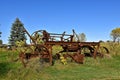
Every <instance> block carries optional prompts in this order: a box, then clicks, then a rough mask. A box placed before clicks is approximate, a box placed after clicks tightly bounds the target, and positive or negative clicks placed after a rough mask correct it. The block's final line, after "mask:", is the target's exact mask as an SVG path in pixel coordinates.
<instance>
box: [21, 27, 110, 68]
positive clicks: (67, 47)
mask: <svg viewBox="0 0 120 80" xmlns="http://www.w3.org/2000/svg"><path fill="white" fill-rule="evenodd" d="M24 32H25V33H26V34H27V35H28V36H29V38H30V44H29V45H28V46H34V47H35V49H34V51H33V52H31V53H26V52H21V53H20V54H19V57H20V59H21V61H22V63H23V65H24V66H25V67H26V64H25V62H24V59H30V58H32V57H39V59H40V61H41V62H42V63H43V62H47V63H49V64H50V65H53V61H54V58H57V59H60V54H62V53H65V54H63V57H64V58H65V59H67V58H68V57H69V58H71V60H72V61H74V62H77V63H83V61H84V57H86V56H89V57H93V58H95V59H96V57H97V56H99V57H103V56H104V53H107V54H108V53H109V51H108V49H107V48H106V47H101V46H100V42H80V41H79V40H78V41H74V38H75V36H76V37H78V36H77V34H76V33H75V31H74V30H73V34H71V35H69V34H66V32H63V33H62V34H56V33H48V32H47V31H46V30H38V31H35V32H34V33H33V34H32V35H30V34H29V33H28V31H27V30H26V29H25V28H24ZM38 42H39V43H38ZM56 45H58V46H60V47H62V50H61V51H59V52H58V53H56V54H54V55H53V54H52V50H53V46H56ZM86 49H87V50H86Z"/></svg>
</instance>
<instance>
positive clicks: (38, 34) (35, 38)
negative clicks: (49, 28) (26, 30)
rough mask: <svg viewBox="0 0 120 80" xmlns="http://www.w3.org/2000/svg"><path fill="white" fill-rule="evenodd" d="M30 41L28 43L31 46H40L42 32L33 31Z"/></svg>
mask: <svg viewBox="0 0 120 80" xmlns="http://www.w3.org/2000/svg"><path fill="white" fill-rule="evenodd" d="M31 37H32V39H33V40H32V39H30V43H31V44H33V43H35V44H40V43H43V42H44V41H43V30H38V31H35V32H34V33H32V35H31Z"/></svg>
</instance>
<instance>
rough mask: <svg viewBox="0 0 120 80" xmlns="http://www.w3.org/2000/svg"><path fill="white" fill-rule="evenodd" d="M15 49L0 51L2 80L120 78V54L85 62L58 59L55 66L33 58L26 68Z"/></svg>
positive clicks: (0, 74)
mask: <svg viewBox="0 0 120 80" xmlns="http://www.w3.org/2000/svg"><path fill="white" fill-rule="evenodd" d="M17 55H18V54H17V53H16V52H13V51H4V50H3V51H0V80H120V77H119V75H120V56H113V57H112V58H111V59H107V58H102V59H101V58H97V59H96V60H95V59H93V58H85V62H84V64H77V63H75V62H68V63H67V65H63V64H61V63H60V61H59V60H58V61H56V62H55V65H54V66H48V65H40V64H39V62H38V60H37V59H33V60H31V61H30V63H29V64H28V66H27V68H24V67H23V65H22V63H21V62H20V61H17V62H13V61H12V59H13V58H16V57H17Z"/></svg>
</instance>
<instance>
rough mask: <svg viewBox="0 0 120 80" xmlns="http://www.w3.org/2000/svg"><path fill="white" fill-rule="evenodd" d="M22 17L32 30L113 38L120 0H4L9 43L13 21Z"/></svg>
mask: <svg viewBox="0 0 120 80" xmlns="http://www.w3.org/2000/svg"><path fill="white" fill-rule="evenodd" d="M17 17H18V18H19V19H20V20H21V21H22V23H23V24H24V27H25V28H26V29H27V30H28V31H29V32H30V33H31V34H32V32H34V31H36V30H40V29H45V30H47V31H48V32H54V33H62V32H64V31H66V33H68V34H72V29H75V31H76V32H77V33H85V35H86V38H87V41H99V40H103V41H106V40H110V39H111V38H110V32H111V30H112V29H114V28H116V27H120V0H0V31H2V37H1V39H2V40H3V43H8V37H9V35H10V30H11V26H12V23H13V22H14V21H15V19H16V18H17Z"/></svg>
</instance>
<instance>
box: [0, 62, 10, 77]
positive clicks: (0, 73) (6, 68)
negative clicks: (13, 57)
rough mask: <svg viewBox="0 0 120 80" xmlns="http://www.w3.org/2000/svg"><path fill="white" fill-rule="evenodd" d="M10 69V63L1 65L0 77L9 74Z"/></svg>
mask: <svg viewBox="0 0 120 80" xmlns="http://www.w3.org/2000/svg"><path fill="white" fill-rule="evenodd" d="M10 68H11V67H10V63H8V62H3V63H0V76H4V75H6V74H7V73H8V72H9V70H10Z"/></svg>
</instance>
